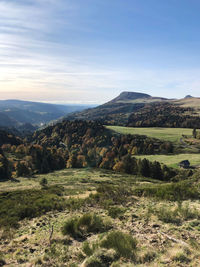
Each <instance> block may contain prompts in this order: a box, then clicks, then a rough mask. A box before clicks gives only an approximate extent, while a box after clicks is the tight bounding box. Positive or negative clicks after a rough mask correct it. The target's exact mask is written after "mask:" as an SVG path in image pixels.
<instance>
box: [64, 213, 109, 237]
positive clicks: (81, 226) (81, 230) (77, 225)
mask: <svg viewBox="0 0 200 267" xmlns="http://www.w3.org/2000/svg"><path fill="white" fill-rule="evenodd" d="M110 227H111V225H110V224H109V223H105V221H103V220H102V218H101V217H99V216H98V215H96V214H93V213H86V214H84V215H83V216H81V217H74V218H70V219H68V221H67V222H66V223H65V224H64V226H63V228H62V233H63V235H70V236H71V237H73V238H78V237H81V238H82V237H84V236H85V235H87V234H88V233H101V232H104V231H106V230H108V229H109V228H110Z"/></svg>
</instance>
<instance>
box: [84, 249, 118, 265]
mask: <svg viewBox="0 0 200 267" xmlns="http://www.w3.org/2000/svg"><path fill="white" fill-rule="evenodd" d="M116 258H117V254H116V252H115V250H113V249H109V250H107V249H102V248H101V249H99V250H97V251H96V252H95V253H94V254H93V255H92V256H91V257H89V258H88V259H86V260H85V262H84V267H109V266H110V265H111V264H112V262H113V261H115V259H116Z"/></svg>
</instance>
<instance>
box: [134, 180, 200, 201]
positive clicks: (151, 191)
mask: <svg viewBox="0 0 200 267" xmlns="http://www.w3.org/2000/svg"><path fill="white" fill-rule="evenodd" d="M134 194H136V195H138V196H146V197H155V198H157V199H165V200H171V201H178V200H187V199H199V196H200V192H199V188H198V187H197V186H195V185H193V184H192V183H190V182H188V181H181V182H177V183H169V184H157V185H148V186H146V185H145V186H139V187H138V188H136V189H135V190H134Z"/></svg>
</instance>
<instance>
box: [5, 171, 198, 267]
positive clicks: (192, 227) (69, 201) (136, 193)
mask: <svg viewBox="0 0 200 267" xmlns="http://www.w3.org/2000/svg"><path fill="white" fill-rule="evenodd" d="M195 175H196V176H195V177H196V178H195V179H194V178H193V177H191V178H190V180H186V181H182V182H178V183H164V182H161V181H156V180H153V179H147V178H142V177H138V176H134V175H127V174H122V173H115V172H113V171H107V170H98V169H89V168H88V169H66V170H61V171H56V172H53V173H50V174H47V175H37V176H35V178H19V182H10V181H6V182H5V183H0V190H1V193H0V195H1V198H0V203H1V204H0V212H1V213H0V215H1V220H2V219H3V218H4V219H5V220H6V219H7V220H8V219H9V216H8V215H10V217H12V216H13V215H17V216H18V215H19V219H20V221H19V227H18V228H16V229H6V230H4V229H3V230H1V229H0V239H1V242H0V251H1V252H2V256H3V260H4V261H5V262H6V264H7V265H8V266H18V265H20V264H23V265H24V266H25V265H28V264H29V265H30V264H32V265H34V266H35V265H38V266H39V265H41V266H63V264H66V266H67V267H69V266H70V267H73V266H81V264H82V266H87V267H89V266H95V267H96V266H118V267H119V266H134V265H137V264H138V266H158V265H159V263H160V262H161V261H162V262H163V264H164V265H165V266H169V263H168V262H167V261H168V260H169V258H170V260H171V262H172V264H174V266H176V265H177V264H179V262H181V264H182V266H188V263H187V259H185V258H184V257H183V256H182V255H179V254H178V253H179V252H182V251H183V252H184V250H183V249H182V247H181V246H182V245H180V249H179V250H178V251H177V253H174V254H173V257H172V256H170V257H168V251H170V250H174V245H175V243H174V242H173V241H171V240H170V239H169V238H168V236H169V237H172V238H175V239H177V240H180V241H184V242H185V243H187V244H188V247H189V249H190V250H191V252H190V255H189V254H188V255H189V256H188V255H185V256H187V257H188V258H189V259H190V266H191V267H192V266H198V264H199V260H200V255H199V248H200V243H199V240H200V239H199V238H200V232H199V229H200V223H199V210H200V203H199V192H198V190H199V189H198V188H199V175H198V173H197V174H195ZM42 178H45V179H46V180H47V182H48V183H47V186H45V188H43V187H42V188H41V185H40V181H41V179H42ZM189 181H190V182H189ZM57 187H58V188H62V190H61V191H59V192H58V191H57V190H54V189H55V188H57ZM90 192H91V193H92V194H91V195H90ZM29 198H30V201H29ZM180 199H184V200H186V201H184V202H183V205H182V206H180V205H179V203H180ZM177 200H178V202H177ZM30 202H31V203H30ZM58 203H60V204H62V205H61V209H57V208H58V206H57V204H58ZM187 203H188V205H187ZM54 204H56V205H54ZM25 206H27V207H28V208H29V209H26V207H25ZM21 207H22V209H21ZM54 207H55V209H54ZM148 207H151V208H152V209H153V211H151V213H150V210H149V211H148ZM24 208H25V209H24ZM32 208H33V212H32V210H31V213H29V210H30V209H32ZM21 211H23V212H21ZM24 211H25V212H24ZM147 212H149V215H150V216H148V218H147V215H146V214H147ZM5 215H6V216H7V217H6V216H5ZM21 215H22V217H21ZM24 215H25V216H24ZM168 215H169V216H170V218H169V216H168ZM174 217H175V220H174ZM13 218H16V216H13ZM23 218H25V219H23ZM168 218H169V220H170V221H169V220H168ZM178 220H179V221H178ZM17 221H18V219H17ZM66 222H67V227H66V228H65V230H66V232H65V233H67V235H63V234H62V231H61V229H63V226H66ZM179 222H180V224H178V223H179ZM110 227H112V229H111V230H110ZM52 229H53V234H52V237H51V242H50V234H51V230H52ZM74 237H75V238H74ZM135 237H136V238H137V242H136V240H135ZM83 241H85V242H83ZM8 244H9V245H8ZM178 245H179V244H178ZM174 256H175V257H174ZM0 259H1V255H0ZM165 261H166V262H165ZM83 263H84V265H83ZM127 264H128V265H127ZM184 264H185V265H184Z"/></svg>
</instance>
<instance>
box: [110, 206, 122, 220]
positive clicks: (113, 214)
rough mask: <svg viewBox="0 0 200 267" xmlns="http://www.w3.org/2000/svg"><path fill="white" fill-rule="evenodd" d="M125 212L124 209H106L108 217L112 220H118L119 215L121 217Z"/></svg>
mask: <svg viewBox="0 0 200 267" xmlns="http://www.w3.org/2000/svg"><path fill="white" fill-rule="evenodd" d="M124 212H125V209H124V208H120V207H110V208H109V209H108V215H109V216H110V217H112V218H113V219H116V218H118V217H119V216H120V215H122V214H123V213H124Z"/></svg>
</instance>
